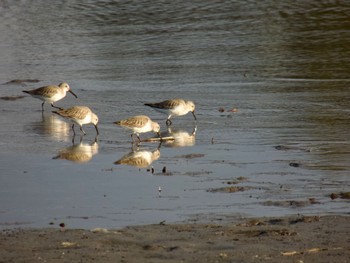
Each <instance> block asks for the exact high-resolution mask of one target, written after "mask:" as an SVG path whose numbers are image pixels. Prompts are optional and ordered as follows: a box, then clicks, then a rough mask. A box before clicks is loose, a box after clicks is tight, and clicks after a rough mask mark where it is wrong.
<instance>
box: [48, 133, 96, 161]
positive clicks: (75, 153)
mask: <svg viewBox="0 0 350 263" xmlns="http://www.w3.org/2000/svg"><path fill="white" fill-rule="evenodd" d="M74 139H75V137H73V140H72V143H73V145H72V146H69V147H67V148H64V149H62V150H60V151H59V153H58V155H57V156H55V157H53V158H52V159H64V160H68V161H71V162H74V163H86V162H89V161H90V160H91V159H92V157H93V156H94V155H96V154H97V153H98V143H97V138H95V141H94V142H93V143H90V144H88V143H84V142H83V136H80V141H79V143H77V144H75V143H74Z"/></svg>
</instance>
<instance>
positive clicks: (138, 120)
mask: <svg viewBox="0 0 350 263" xmlns="http://www.w3.org/2000/svg"><path fill="white" fill-rule="evenodd" d="M114 124H117V125H120V126H122V127H124V128H127V129H130V130H132V131H133V133H132V134H131V138H132V140H133V141H134V134H136V136H137V138H138V140H139V142H140V141H141V139H140V136H139V134H140V133H144V132H150V131H153V132H156V133H157V134H158V136H160V133H159V131H160V127H159V124H158V123H156V122H154V121H152V120H151V119H150V118H149V117H147V116H144V115H140V116H134V117H131V118H128V119H126V120H121V121H116V122H114Z"/></svg>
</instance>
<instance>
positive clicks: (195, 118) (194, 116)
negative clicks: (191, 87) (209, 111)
mask: <svg viewBox="0 0 350 263" xmlns="http://www.w3.org/2000/svg"><path fill="white" fill-rule="evenodd" d="M192 115H193V118H194V120H197V117H196V115H195V114H194V111H192Z"/></svg>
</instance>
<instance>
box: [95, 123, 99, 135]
mask: <svg viewBox="0 0 350 263" xmlns="http://www.w3.org/2000/svg"><path fill="white" fill-rule="evenodd" d="M95 129H96V133H97V135H99V134H100V133H99V132H98V128H97V125H95Z"/></svg>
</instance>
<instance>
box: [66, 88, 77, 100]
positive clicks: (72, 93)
mask: <svg viewBox="0 0 350 263" xmlns="http://www.w3.org/2000/svg"><path fill="white" fill-rule="evenodd" d="M68 92H70V93H72V95H73V96H74V97H75V98H78V96H77V95H75V93H74V92H73V91H71V90H68Z"/></svg>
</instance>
